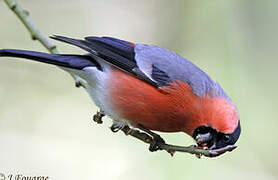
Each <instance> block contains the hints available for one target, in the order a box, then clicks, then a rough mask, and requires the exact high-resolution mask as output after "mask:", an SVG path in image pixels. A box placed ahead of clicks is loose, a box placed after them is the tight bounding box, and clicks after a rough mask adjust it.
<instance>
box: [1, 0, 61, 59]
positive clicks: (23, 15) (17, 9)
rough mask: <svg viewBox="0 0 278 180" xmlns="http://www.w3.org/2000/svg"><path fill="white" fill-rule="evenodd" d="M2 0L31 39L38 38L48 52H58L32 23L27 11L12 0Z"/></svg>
mask: <svg viewBox="0 0 278 180" xmlns="http://www.w3.org/2000/svg"><path fill="white" fill-rule="evenodd" d="M4 1H5V3H6V4H7V5H8V7H9V8H10V9H11V10H12V11H13V12H14V13H15V14H16V15H17V17H18V18H19V19H20V20H21V22H22V23H23V24H24V25H25V27H26V28H27V29H28V31H29V33H30V35H31V38H32V39H33V40H38V41H39V42H40V43H41V44H42V45H43V46H44V47H45V48H46V49H47V50H48V51H49V52H50V53H52V54H58V50H57V48H56V46H55V45H54V44H52V43H51V42H50V40H49V39H48V38H47V37H46V36H45V35H44V34H42V33H41V32H40V31H39V29H38V28H37V27H36V26H35V25H34V23H33V22H32V20H31V19H30V17H29V13H28V12H27V11H25V10H24V9H23V8H22V7H21V6H20V5H19V4H18V3H16V2H15V1H13V0H4Z"/></svg>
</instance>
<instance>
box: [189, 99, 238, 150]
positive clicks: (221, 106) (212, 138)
mask: <svg viewBox="0 0 278 180" xmlns="http://www.w3.org/2000/svg"><path fill="white" fill-rule="evenodd" d="M203 108H204V109H203V118H204V120H203V123H202V124H201V125H199V126H196V128H195V130H194V132H193V135H192V136H193V138H194V139H195V141H196V142H197V144H198V146H199V147H201V148H208V149H219V148H224V147H226V146H227V145H233V144H235V143H236V142H237V140H238V138H239V136H240V133H241V126H240V121H239V116H238V111H237V109H236V107H235V105H234V104H233V103H232V102H229V101H227V100H225V99H213V100H211V101H210V100H208V101H207V102H206V105H205V106H204V107H203Z"/></svg>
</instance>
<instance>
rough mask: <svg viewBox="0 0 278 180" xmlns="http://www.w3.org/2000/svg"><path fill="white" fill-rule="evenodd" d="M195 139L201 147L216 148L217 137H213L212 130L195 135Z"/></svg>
mask: <svg viewBox="0 0 278 180" xmlns="http://www.w3.org/2000/svg"><path fill="white" fill-rule="evenodd" d="M195 140H196V142H197V144H198V146H199V147H202V148H209V149H215V148H216V142H215V138H213V135H212V134H211V133H210V132H208V133H204V134H198V135H197V136H196V137H195Z"/></svg>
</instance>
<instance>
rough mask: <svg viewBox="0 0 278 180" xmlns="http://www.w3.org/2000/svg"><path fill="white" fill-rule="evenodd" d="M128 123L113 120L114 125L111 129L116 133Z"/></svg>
mask: <svg viewBox="0 0 278 180" xmlns="http://www.w3.org/2000/svg"><path fill="white" fill-rule="evenodd" d="M125 126H126V125H125V124H122V123H119V122H115V121H114V122H113V124H112V126H111V127H110V129H111V131H112V132H113V133H116V132H118V131H119V130H122V129H123V128H124V127H125Z"/></svg>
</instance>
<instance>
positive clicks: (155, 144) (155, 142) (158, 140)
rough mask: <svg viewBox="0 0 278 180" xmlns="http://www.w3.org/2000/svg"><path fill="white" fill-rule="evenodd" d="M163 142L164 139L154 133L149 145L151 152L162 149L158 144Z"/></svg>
mask: <svg viewBox="0 0 278 180" xmlns="http://www.w3.org/2000/svg"><path fill="white" fill-rule="evenodd" d="M161 144H165V141H164V139H162V138H161V137H160V136H159V135H158V134H156V135H154V136H153V138H152V141H151V143H150V146H149V150H150V151H151V152H154V151H157V150H162V149H161V147H160V145H161Z"/></svg>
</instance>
